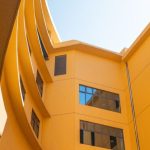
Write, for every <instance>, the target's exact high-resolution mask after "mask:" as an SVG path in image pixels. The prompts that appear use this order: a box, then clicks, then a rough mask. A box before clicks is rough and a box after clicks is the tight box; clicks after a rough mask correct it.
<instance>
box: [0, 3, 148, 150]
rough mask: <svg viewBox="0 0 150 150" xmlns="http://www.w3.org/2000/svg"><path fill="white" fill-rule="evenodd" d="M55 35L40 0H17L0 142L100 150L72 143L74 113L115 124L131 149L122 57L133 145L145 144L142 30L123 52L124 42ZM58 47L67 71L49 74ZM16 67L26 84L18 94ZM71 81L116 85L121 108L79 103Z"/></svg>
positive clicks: (46, 149) (4, 148)
mask: <svg viewBox="0 0 150 150" xmlns="http://www.w3.org/2000/svg"><path fill="white" fill-rule="evenodd" d="M37 27H38V28H40V29H39V31H40V34H41V38H42V41H43V43H44V46H45V48H46V50H47V53H48V55H49V60H47V61H45V60H44V58H43V55H42V51H41V46H40V43H39V39H38V37H37V32H36V28H37ZM27 36H28V40H29V43H30V48H31V55H30V54H29V47H28V44H27ZM58 42H59V38H58V36H57V34H56V31H55V29H54V25H53V23H52V21H51V19H50V17H49V15H48V11H47V8H46V4H45V1H44V0H41V1H40V0H22V1H21V5H20V8H19V12H18V16H17V18H16V22H15V25H14V29H13V32H12V35H11V39H10V41H9V46H8V49H7V55H6V59H5V63H4V70H3V74H2V80H1V87H2V94H3V99H4V104H5V107H6V112H7V116H8V119H7V123H6V126H5V129H4V132H3V134H2V137H1V138H0V150H9V149H10V147H11V150H20V149H21V150H106V149H103V148H99V147H93V146H89V145H84V144H80V139H79V138H80V135H79V131H80V120H85V121H89V122H93V123H98V124H103V125H107V126H111V127H116V128H121V129H123V133H124V142H125V149H126V150H137V147H136V141H135V133H134V126H133V116H132V110H131V104H130V94H129V87H128V79H127V71H126V66H125V62H127V63H128V65H129V72H130V76H131V85H132V92H133V100H134V105H135V113H136V119H137V127H138V135H139V141H140V146H141V150H148V149H149V141H148V139H150V131H149V125H150V121H149V119H148V118H149V115H150V108H149V104H150V101H149V98H150V94H149V91H150V79H149V77H150V66H149V64H150V51H149V49H150V44H149V43H150V37H147V38H145V40H144V41H143V42H142V43H141V44H140V45H139V46H137V47H136V50H135V52H134V53H133V54H132V55H131V56H130V57H129V55H130V52H132V47H131V49H130V52H129V55H128V54H127V53H128V52H124V53H122V54H116V53H113V52H109V51H107V50H104V49H101V48H96V47H93V46H90V45H88V44H84V43H81V42H78V41H70V42H64V43H58ZM56 43H57V44H56ZM126 54H127V57H126V58H124V57H125V56H126ZM59 55H67V73H66V75H59V76H54V67H55V56H59ZM37 70H38V71H39V73H40V75H41V77H42V79H43V83H44V91H43V96H42V97H41V96H40V94H39V91H38V87H37V84H36V73H37ZM20 74H21V77H22V80H23V83H24V87H25V90H26V95H25V101H24V102H23V100H22V96H21V90H20V83H19V76H20ZM79 84H83V85H86V86H89V87H93V88H97V89H102V90H106V91H110V92H114V93H118V94H119V96H120V104H121V113H116V112H112V111H108V110H104V109H99V108H94V107H90V106H84V105H81V104H80V103H79ZM32 109H33V110H34V111H35V113H36V115H37V116H38V118H39V120H40V134H39V138H37V137H36V136H35V134H34V131H33V129H32V127H31V112H32ZM8 141H9V144H8Z"/></svg>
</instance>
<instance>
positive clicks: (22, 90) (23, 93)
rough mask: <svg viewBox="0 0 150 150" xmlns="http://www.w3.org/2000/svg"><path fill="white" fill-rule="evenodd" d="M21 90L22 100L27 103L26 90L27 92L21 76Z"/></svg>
mask: <svg viewBox="0 0 150 150" xmlns="http://www.w3.org/2000/svg"><path fill="white" fill-rule="evenodd" d="M20 88H21V95H22V99H23V101H25V96H26V90H25V87H24V84H23V81H22V78H21V76H20Z"/></svg>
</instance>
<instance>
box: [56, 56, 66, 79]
mask: <svg viewBox="0 0 150 150" xmlns="http://www.w3.org/2000/svg"><path fill="white" fill-rule="evenodd" d="M64 74H66V55H61V56H56V57H55V72H54V75H55V76H57V75H64Z"/></svg>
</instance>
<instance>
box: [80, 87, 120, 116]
mask: <svg viewBox="0 0 150 150" xmlns="http://www.w3.org/2000/svg"><path fill="white" fill-rule="evenodd" d="M81 88H82V89H84V90H81ZM90 90H91V91H90ZM96 91H99V92H101V93H102V92H105V93H107V94H108V95H109V96H110V94H112V95H113V96H116V97H117V99H109V101H110V100H111V101H114V103H115V106H116V110H111V109H110V108H103V107H96V106H92V105H93V100H94V98H96V97H98V96H100V95H97V94H95V92H96ZM81 94H84V100H83V101H81V99H80V96H81ZM82 96H83V95H82ZM88 96H91V97H92V100H91V105H88V106H91V107H96V108H100V109H104V110H108V111H113V112H117V113H121V104H120V95H119V94H117V93H114V92H110V91H106V90H102V89H98V88H93V87H90V86H86V85H83V84H79V103H80V104H81V105H85V106H86V105H87V102H88V101H89V100H88V101H87V98H88ZM107 99H108V98H107ZM107 99H106V100H107ZM106 102H108V101H106Z"/></svg>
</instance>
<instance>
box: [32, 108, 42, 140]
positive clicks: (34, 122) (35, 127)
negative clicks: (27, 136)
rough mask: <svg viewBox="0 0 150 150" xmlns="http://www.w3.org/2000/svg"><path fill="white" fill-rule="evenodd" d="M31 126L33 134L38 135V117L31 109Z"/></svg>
mask: <svg viewBox="0 0 150 150" xmlns="http://www.w3.org/2000/svg"><path fill="white" fill-rule="evenodd" d="M31 126H32V128H33V130H34V133H35V135H36V136H37V137H38V136H39V129H40V120H39V119H38V117H37V115H36V114H35V112H34V111H33V110H32V114H31Z"/></svg>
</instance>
